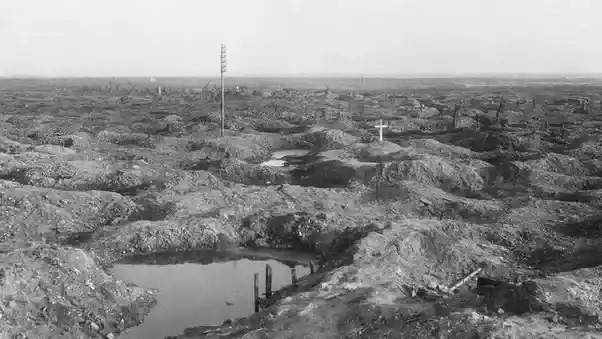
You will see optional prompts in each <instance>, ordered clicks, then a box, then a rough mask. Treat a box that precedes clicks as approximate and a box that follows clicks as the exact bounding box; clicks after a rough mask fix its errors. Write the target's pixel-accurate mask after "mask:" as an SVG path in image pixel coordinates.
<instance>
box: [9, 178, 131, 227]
mask: <svg viewBox="0 0 602 339" xmlns="http://www.w3.org/2000/svg"><path fill="white" fill-rule="evenodd" d="M0 202H1V204H0V205H1V206H2V208H3V213H2V215H1V216H0V228H1V229H2V232H0V234H4V236H8V239H11V238H13V237H16V238H19V239H36V238H38V239H39V238H40V237H51V238H52V237H54V236H55V234H57V233H58V235H59V236H64V235H66V236H69V235H70V234H73V233H82V232H90V231H93V230H95V229H96V228H98V227H100V226H103V225H110V224H114V223H118V222H120V221H123V220H127V219H128V218H129V216H130V214H131V213H132V212H133V211H135V210H136V204H135V203H134V202H133V201H131V200H130V199H128V198H127V197H123V196H121V195H119V194H116V193H112V192H101V191H89V192H75V191H61V190H54V189H48V188H39V187H32V186H22V187H12V188H9V189H6V190H3V191H2V193H0Z"/></svg>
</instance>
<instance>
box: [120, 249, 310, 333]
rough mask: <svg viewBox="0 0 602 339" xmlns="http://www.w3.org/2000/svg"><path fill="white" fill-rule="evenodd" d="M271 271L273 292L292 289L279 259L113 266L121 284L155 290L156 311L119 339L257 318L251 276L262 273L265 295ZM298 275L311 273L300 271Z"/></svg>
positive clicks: (287, 269)
mask: <svg viewBox="0 0 602 339" xmlns="http://www.w3.org/2000/svg"><path fill="white" fill-rule="evenodd" d="M266 264H269V265H270V266H271V267H272V277H273V282H272V289H273V290H274V291H276V290H278V289H280V288H282V287H284V286H287V285H290V284H291V272H290V268H289V267H288V266H286V265H284V264H282V263H280V262H278V261H275V260H266V261H251V260H248V259H241V260H234V261H227V262H221V263H212V264H206V265H200V264H192V263H184V264H176V265H129V264H128V265H124V264H119V265H115V266H114V267H113V268H112V269H111V273H112V274H113V275H114V276H115V277H116V278H118V279H122V280H128V281H132V282H134V283H135V284H137V285H139V286H143V287H147V288H157V289H158V290H159V292H158V295H157V306H155V308H154V309H152V310H151V312H150V313H149V315H148V316H147V317H146V318H145V319H144V322H143V323H142V324H141V325H140V326H137V327H134V328H131V329H129V330H128V331H127V333H125V334H123V335H122V336H121V337H120V338H126V339H155V338H156V339H160V338H161V339H162V338H165V337H166V336H169V335H177V334H180V333H182V332H183V331H184V329H186V328H188V327H195V326H202V325H204V326H212V325H220V324H222V323H223V321H224V320H226V319H235V318H240V317H245V316H249V315H251V314H252V313H253V311H254V310H253V274H254V273H260V274H259V284H260V285H259V286H260V291H261V293H263V292H264V288H265V274H264V272H265V265H266ZM296 269H297V276H298V277H301V276H304V275H307V274H309V268H308V267H304V266H296Z"/></svg>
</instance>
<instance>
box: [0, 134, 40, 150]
mask: <svg viewBox="0 0 602 339" xmlns="http://www.w3.org/2000/svg"><path fill="white" fill-rule="evenodd" d="M33 149H34V146H33V145H29V144H23V143H20V142H17V141H13V140H11V139H9V138H6V137H2V136H0V153H6V154H17V153H23V152H26V151H33Z"/></svg>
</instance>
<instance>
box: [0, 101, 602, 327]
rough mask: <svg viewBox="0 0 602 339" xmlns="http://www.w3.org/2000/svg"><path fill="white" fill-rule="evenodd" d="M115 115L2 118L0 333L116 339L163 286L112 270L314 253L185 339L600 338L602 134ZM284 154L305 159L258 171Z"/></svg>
mask: <svg viewBox="0 0 602 339" xmlns="http://www.w3.org/2000/svg"><path fill="white" fill-rule="evenodd" d="M87 100H88V99H87ZM90 100H92V99H90ZM112 112H113V113H107V112H97V113H96V112H92V113H90V114H88V115H81V114H70V115H68V114H62V115H61V113H58V114H55V115H54V116H51V115H48V114H42V113H31V114H29V115H24V114H21V115H19V114H9V113H6V114H4V115H3V116H2V128H1V130H0V188H1V190H0V209H1V216H0V218H1V220H0V290H1V291H2V294H1V295H0V298H1V300H0V338H2V339H4V338H100V337H103V338H117V337H118V336H119V333H120V332H122V331H123V330H125V329H126V328H129V327H132V326H135V325H136V324H138V323H140V322H142V321H143V320H144V316H145V314H146V313H147V312H148V310H149V309H151V308H152V307H153V306H154V304H155V302H156V298H155V295H156V293H157V291H154V290H149V289H145V288H142V287H137V286H135V285H133V284H132V283H129V282H125V281H121V280H118V279H116V278H114V277H112V276H111V275H109V274H108V273H107V272H108V270H107V268H108V267H110V265H111V264H113V263H116V262H119V261H120V260H123V259H126V258H130V257H132V256H135V255H140V254H151V253H158V252H176V251H193V250H198V249H213V250H215V251H232V250H234V251H236V249H237V248H242V247H262V248H278V249H294V250H301V251H305V252H309V253H312V254H315V255H317V256H318V257H319V258H320V260H319V263H318V264H319V269H318V270H317V272H316V273H314V274H311V275H309V276H306V277H304V278H302V279H301V280H300V281H299V282H298V284H297V285H296V286H291V287H289V288H286V289H284V290H281V291H278V292H276V293H275V295H274V296H272V297H271V298H270V299H269V300H268V301H267V302H266V304H265V305H264V306H265V307H264V308H263V309H262V310H261V311H260V312H258V313H256V314H253V315H251V316H250V317H248V318H243V319H238V320H234V321H233V322H231V323H227V324H224V325H221V326H217V325H219V324H216V326H214V327H204V326H200V327H196V328H189V329H187V330H186V331H185V333H183V334H178V333H174V334H173V335H174V337H177V338H241V337H243V338H247V339H248V338H375V339H376V338H400V337H402V338H586V337H587V338H597V337H602V334H600V330H601V329H602V326H601V323H600V315H601V314H600V313H601V312H602V304H601V303H602V301H601V300H602V298H601V295H600V294H601V293H602V266H601V265H602V260H601V259H600V258H601V254H602V253H601V251H602V241H601V239H602V238H601V236H602V233H601V231H600V225H601V224H600V222H601V220H602V213H601V211H600V207H601V206H602V177H601V176H600V174H601V173H602V162H601V161H600V160H599V159H600V156H601V155H602V142H601V141H600V139H599V138H597V137H596V136H595V132H594V131H591V133H590V134H589V135H584V133H583V128H580V129H579V132H577V130H571V129H568V130H566V131H565V132H566V133H564V134H562V136H561V137H559V136H558V135H556V134H554V135H552V132H550V131H539V132H537V133H531V132H530V131H526V130H522V129H516V128H514V129H504V128H492V129H487V128H482V129H481V130H480V131H477V130H474V129H473V128H460V129H453V128H450V129H446V130H445V131H444V132H438V133H433V132H405V133H403V132H402V133H397V134H395V135H389V136H387V138H386V140H385V141H382V142H380V141H376V140H374V139H373V138H369V137H366V134H374V132H375V131H366V130H362V129H358V128H347V127H345V128H333V126H326V127H325V126H319V125H320V124H317V123H311V122H309V123H308V122H303V121H301V120H299V119H292V118H290V119H286V118H280V119H275V118H273V117H272V118H269V119H268V118H265V117H261V116H260V115H257V116H253V115H252V114H244V115H243V114H240V115H239V116H236V117H235V118H232V119H231V121H228V124H229V128H228V129H227V131H226V132H227V133H226V136H224V137H219V131H218V130H217V126H218V124H217V122H216V121H215V117H214V116H213V115H211V114H208V115H207V116H205V118H204V119H203V120H200V119H198V118H195V117H194V115H192V114H184V113H182V114H180V115H164V116H152V115H150V114H148V113H144V114H143V113H139V114H137V115H136V114H133V115H132V116H131V117H128V118H127V119H126V118H124V116H125V115H123V114H119V113H115V111H114V110H113V111H112ZM435 118H436V117H435ZM439 118H440V117H439ZM408 119H411V118H408ZM416 119H417V120H418V119H425V118H416ZM440 120H441V119H440ZM218 121H219V120H218ZM274 121H280V122H281V123H280V124H276V123H275V122H274ZM266 125H270V126H266ZM40 126H43V127H44V128H40ZM268 127H269V128H268ZM343 127H344V126H343ZM559 138H560V139H559ZM557 145H562V147H556V148H555V146H557ZM289 149H303V150H307V153H306V154H304V155H299V156H296V157H294V159H290V160H291V163H295V164H296V165H295V166H291V167H270V166H262V165H261V163H262V162H263V161H265V160H268V159H270V157H271V155H272V153H273V152H275V151H278V150H289ZM475 271H478V274H476V276H473V277H471V278H469V279H468V280H466V281H464V282H463V281H462V280H463V279H464V278H465V277H467V276H469V275H470V274H471V273H472V272H475ZM459 282H461V283H460V284H459V285H457V284H458V283H459Z"/></svg>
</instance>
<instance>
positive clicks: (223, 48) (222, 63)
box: [220, 44, 226, 137]
mask: <svg viewBox="0 0 602 339" xmlns="http://www.w3.org/2000/svg"><path fill="white" fill-rule="evenodd" d="M220 66H221V67H220V75H221V79H220V80H221V84H222V100H221V101H222V102H221V129H220V135H221V136H222V137H223V136H224V125H225V111H226V101H225V97H224V73H226V45H224V44H222V46H221V53H220Z"/></svg>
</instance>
